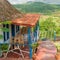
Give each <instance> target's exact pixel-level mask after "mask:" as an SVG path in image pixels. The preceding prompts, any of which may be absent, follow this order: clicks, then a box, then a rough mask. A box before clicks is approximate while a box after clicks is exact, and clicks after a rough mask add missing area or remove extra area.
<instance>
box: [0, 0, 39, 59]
mask: <svg viewBox="0 0 60 60" xmlns="http://www.w3.org/2000/svg"><path fill="white" fill-rule="evenodd" d="M0 3H1V4H0V44H4V43H8V44H11V43H13V44H14V43H18V44H20V43H21V41H22V40H23V41H24V35H25V36H26V37H27V43H28V45H29V52H30V54H29V55H30V58H32V47H31V46H30V44H32V43H34V42H37V41H38V39H39V18H40V14H22V13H21V12H19V11H17V10H16V9H15V8H14V7H13V6H12V5H11V4H10V3H9V2H8V1H7V0H2V1H0ZM3 8H4V9H3ZM1 9H2V10H1ZM24 28H25V30H24ZM32 35H33V36H32ZM22 36H23V37H22ZM1 37H3V38H1ZM26 37H25V38H26ZM13 40H14V41H13ZM25 40H26V39H25ZM27 43H25V42H24V43H23V44H27Z"/></svg>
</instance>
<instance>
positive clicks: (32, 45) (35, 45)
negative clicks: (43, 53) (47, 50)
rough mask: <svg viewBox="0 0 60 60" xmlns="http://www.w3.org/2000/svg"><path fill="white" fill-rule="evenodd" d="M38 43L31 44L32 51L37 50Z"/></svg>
mask: <svg viewBox="0 0 60 60" xmlns="http://www.w3.org/2000/svg"><path fill="white" fill-rule="evenodd" d="M38 45H39V44H38V43H37V42H35V43H33V44H31V47H32V48H33V49H35V48H37V47H38Z"/></svg>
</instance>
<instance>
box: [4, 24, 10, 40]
mask: <svg viewBox="0 0 60 60" xmlns="http://www.w3.org/2000/svg"><path fill="white" fill-rule="evenodd" d="M3 28H7V29H9V25H8V24H6V25H5V24H3ZM3 35H4V41H7V40H8V39H9V32H6V31H3Z"/></svg>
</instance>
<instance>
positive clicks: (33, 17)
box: [12, 14, 40, 27]
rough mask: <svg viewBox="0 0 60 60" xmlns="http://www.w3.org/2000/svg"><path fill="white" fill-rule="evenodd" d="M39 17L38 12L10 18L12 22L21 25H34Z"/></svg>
mask: <svg viewBox="0 0 60 60" xmlns="http://www.w3.org/2000/svg"><path fill="white" fill-rule="evenodd" d="M39 18H40V14H26V15H25V16H24V17H23V18H18V19H15V20H12V24H16V25H21V26H30V27H32V26H35V25H36V23H37V21H38V20H39Z"/></svg>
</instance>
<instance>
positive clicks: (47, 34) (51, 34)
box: [39, 31, 56, 40]
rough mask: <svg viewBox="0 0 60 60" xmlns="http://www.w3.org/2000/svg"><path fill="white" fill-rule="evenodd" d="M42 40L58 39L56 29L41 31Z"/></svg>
mask: <svg viewBox="0 0 60 60" xmlns="http://www.w3.org/2000/svg"><path fill="white" fill-rule="evenodd" d="M39 38H40V40H47V39H49V40H56V31H40V33H39Z"/></svg>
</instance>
